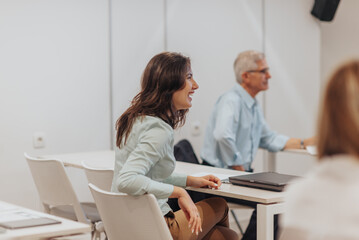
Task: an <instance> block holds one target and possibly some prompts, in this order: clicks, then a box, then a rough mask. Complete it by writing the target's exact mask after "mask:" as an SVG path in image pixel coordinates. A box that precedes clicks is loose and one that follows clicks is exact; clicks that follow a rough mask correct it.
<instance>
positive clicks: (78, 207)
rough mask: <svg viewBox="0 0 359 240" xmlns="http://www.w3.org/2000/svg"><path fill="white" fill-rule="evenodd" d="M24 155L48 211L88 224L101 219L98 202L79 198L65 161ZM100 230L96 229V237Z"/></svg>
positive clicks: (94, 233) (94, 231) (94, 235)
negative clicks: (81, 200) (80, 200)
mask: <svg viewBox="0 0 359 240" xmlns="http://www.w3.org/2000/svg"><path fill="white" fill-rule="evenodd" d="M24 156H25V158H26V160H27V163H28V165H29V167H30V171H31V174H32V177H33V179H34V182H35V185H36V188H37V191H38V193H39V195H40V200H41V202H42V204H43V206H44V209H45V212H47V213H50V214H53V215H56V216H60V217H65V218H68V219H71V220H74V221H79V222H83V223H88V224H91V223H92V224H94V223H96V222H98V221H100V220H101V219H100V215H99V213H98V211H97V208H96V205H95V203H88V202H83V203H82V202H81V203H80V202H79V200H78V198H77V195H76V193H75V191H74V189H73V187H72V185H71V182H70V180H69V178H68V176H67V174H66V171H65V168H64V165H63V163H62V162H61V161H59V160H54V159H40V158H35V157H30V156H29V155H28V154H27V153H24ZM92 226H93V228H95V227H94V225H92ZM99 234H100V233H99V232H98V231H97V230H96V229H94V230H93V234H92V235H93V238H97V237H98V236H99Z"/></svg>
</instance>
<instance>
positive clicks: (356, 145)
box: [318, 60, 359, 158]
mask: <svg viewBox="0 0 359 240" xmlns="http://www.w3.org/2000/svg"><path fill="white" fill-rule="evenodd" d="M335 154H351V155H355V156H357V157H359V61H358V60H355V61H350V62H347V63H345V64H343V65H341V66H340V67H339V68H338V69H337V70H336V71H335V72H334V73H333V75H332V76H331V77H330V79H329V81H328V84H327V87H326V90H325V93H324V98H323V101H322V105H321V111H320V115H319V118H318V157H319V158H322V157H325V156H331V155H335Z"/></svg>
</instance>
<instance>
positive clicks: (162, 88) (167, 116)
mask: <svg viewBox="0 0 359 240" xmlns="http://www.w3.org/2000/svg"><path fill="white" fill-rule="evenodd" d="M190 64H191V63H190V59H189V58H188V57H185V56H183V55H181V54H179V53H173V52H163V53H160V54H158V55H156V56H154V57H153V58H152V59H151V60H150V61H149V63H148V64H147V66H146V68H145V70H144V72H143V75H142V80H141V91H140V92H139V93H138V94H137V95H136V96H135V97H134V98H133V99H132V102H131V106H130V107H129V108H128V109H127V110H126V111H125V112H124V113H123V114H122V115H121V116H120V118H119V119H118V120H117V122H116V130H117V134H116V145H117V147H121V143H122V142H123V139H124V142H123V144H126V142H127V138H128V136H129V133H130V132H131V129H132V126H133V123H134V122H135V120H136V118H137V117H139V116H146V115H147V116H154V117H159V118H161V119H162V120H163V121H165V122H166V123H168V124H169V125H170V126H171V127H172V128H173V129H175V128H177V127H179V126H182V125H183V124H184V122H185V120H186V113H187V112H188V109H186V110H179V111H176V110H175V109H174V107H173V105H172V95H173V93H174V92H175V91H177V90H180V89H181V88H183V87H184V86H185V80H186V73H187V69H188V67H189V66H190Z"/></svg>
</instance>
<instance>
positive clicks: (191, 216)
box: [170, 186, 202, 235]
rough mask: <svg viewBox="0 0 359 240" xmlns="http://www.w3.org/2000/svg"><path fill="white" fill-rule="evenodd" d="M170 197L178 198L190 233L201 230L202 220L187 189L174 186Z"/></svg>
mask: <svg viewBox="0 0 359 240" xmlns="http://www.w3.org/2000/svg"><path fill="white" fill-rule="evenodd" d="M170 197H172V198H178V205H179V206H180V208H181V209H182V211H183V212H184V214H185V216H186V218H187V220H188V227H189V228H190V229H191V231H192V233H196V235H198V232H199V231H201V232H202V221H201V216H200V215H199V212H198V209H197V207H196V205H195V204H194V203H193V201H192V199H191V197H190V196H189V195H188V193H187V191H186V190H184V189H183V188H180V187H176V186H175V187H174V190H173V193H172V194H171V196H170Z"/></svg>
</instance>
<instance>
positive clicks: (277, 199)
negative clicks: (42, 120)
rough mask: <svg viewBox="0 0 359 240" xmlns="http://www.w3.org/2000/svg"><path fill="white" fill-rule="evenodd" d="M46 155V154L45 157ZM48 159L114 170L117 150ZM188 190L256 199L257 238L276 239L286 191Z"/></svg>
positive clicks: (194, 168)
mask: <svg viewBox="0 0 359 240" xmlns="http://www.w3.org/2000/svg"><path fill="white" fill-rule="evenodd" d="M44 158H45V157H44ZM46 158H52V159H58V160H61V161H62V162H63V163H64V165H65V166H71V167H76V168H83V167H82V164H81V162H82V161H86V163H87V164H88V165H90V166H92V167H95V168H101V169H113V168H114V161H115V153H114V151H111V150H105V151H97V152H84V153H72V154H59V155H51V156H46ZM175 171H176V172H180V173H186V174H188V175H192V174H196V173H199V172H208V173H219V174H226V175H239V174H246V173H244V172H240V171H235V170H229V169H223V168H214V167H209V166H204V165H198V164H190V163H184V162H177V163H176V169H175ZM188 189H189V190H193V191H198V192H204V193H210V194H214V195H218V196H226V197H232V198H237V199H243V200H247V201H252V202H256V203H258V204H257V238H258V239H261V240H262V239H263V240H264V239H273V219H274V218H273V217H274V214H278V213H283V201H284V195H285V193H284V192H272V191H266V190H261V189H255V188H247V187H241V186H236V185H232V184H223V185H222V186H221V188H220V189H218V190H212V189H206V188H190V187H189V188H188Z"/></svg>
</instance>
